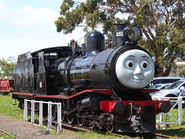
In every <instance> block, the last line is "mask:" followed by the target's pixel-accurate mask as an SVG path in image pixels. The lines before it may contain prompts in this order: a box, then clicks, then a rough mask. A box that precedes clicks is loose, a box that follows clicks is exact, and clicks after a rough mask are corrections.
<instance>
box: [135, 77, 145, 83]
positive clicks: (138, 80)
mask: <svg viewBox="0 0 185 139" xmlns="http://www.w3.org/2000/svg"><path fill="white" fill-rule="evenodd" d="M132 80H134V82H137V83H141V82H143V80H144V79H135V78H132Z"/></svg>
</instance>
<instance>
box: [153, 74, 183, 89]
mask: <svg viewBox="0 0 185 139" xmlns="http://www.w3.org/2000/svg"><path fill="white" fill-rule="evenodd" d="M182 79H184V78H182V77H170V76H168V77H156V78H154V79H153V81H152V82H151V84H150V86H151V87H152V86H154V85H156V84H169V83H174V82H175V81H178V80H182Z"/></svg>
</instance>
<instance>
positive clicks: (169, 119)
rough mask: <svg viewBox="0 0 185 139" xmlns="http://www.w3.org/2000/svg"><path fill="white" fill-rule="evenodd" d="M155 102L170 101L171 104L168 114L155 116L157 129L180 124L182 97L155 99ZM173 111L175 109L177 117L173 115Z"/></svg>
mask: <svg viewBox="0 0 185 139" xmlns="http://www.w3.org/2000/svg"><path fill="white" fill-rule="evenodd" d="M155 100H170V103H171V104H172V105H171V108H170V111H169V112H168V113H160V114H159V115H157V118H156V124H157V126H158V127H159V128H160V127H161V126H162V125H170V124H176V125H181V124H182V119H183V114H182V113H183V109H182V102H183V100H182V97H155ZM173 109H177V115H175V114H174V113H173Z"/></svg>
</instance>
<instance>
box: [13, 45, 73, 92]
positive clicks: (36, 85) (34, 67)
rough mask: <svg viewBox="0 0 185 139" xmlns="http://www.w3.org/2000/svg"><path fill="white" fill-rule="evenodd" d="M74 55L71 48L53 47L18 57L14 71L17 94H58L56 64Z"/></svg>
mask: <svg viewBox="0 0 185 139" xmlns="http://www.w3.org/2000/svg"><path fill="white" fill-rule="evenodd" d="M71 55H72V49H71V47H67V46H64V47H53V48H46V49H42V50H39V51H36V52H33V53H25V54H22V55H20V56H19V57H18V61H17V65H16V68H15V71H14V76H15V81H14V82H15V92H24V93H31V94H43V95H56V94H58V87H57V82H56V80H54V78H55V77H56V74H57V73H56V71H57V69H55V67H53V64H54V62H55V61H56V60H57V59H62V58H65V57H68V56H71Z"/></svg>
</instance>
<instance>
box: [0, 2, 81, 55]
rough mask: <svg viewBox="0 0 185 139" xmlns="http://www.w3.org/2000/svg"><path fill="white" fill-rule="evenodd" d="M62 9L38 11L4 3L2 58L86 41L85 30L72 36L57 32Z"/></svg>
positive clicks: (0, 37)
mask: <svg viewBox="0 0 185 139" xmlns="http://www.w3.org/2000/svg"><path fill="white" fill-rule="evenodd" d="M6 4H7V3H6ZM8 6H9V7H8ZM58 10H59V9H52V8H44V7H39V8H38V6H37V8H35V7H33V5H29V6H26V5H25V4H24V5H22V6H19V7H18V6H17V7H10V5H5V3H3V2H1V0H0V22H1V26H0V28H1V31H0V47H1V48H3V49H1V51H0V58H2V57H5V58H7V57H10V56H13V57H17V56H18V55H19V54H22V53H25V52H29V51H31V52H33V51H37V50H39V49H42V48H47V47H54V46H64V45H67V44H68V43H69V41H70V40H71V39H75V40H78V39H79V38H82V36H83V35H84V33H83V31H82V29H81V28H80V29H77V30H75V31H74V32H73V33H72V34H68V35H64V34H62V33H57V32H56V27H55V24H54V21H55V20H56V19H57V17H58V16H59V13H58ZM1 17H3V19H2V18H1ZM76 34H78V35H76ZM77 36H78V38H77ZM80 41H81V40H80Z"/></svg>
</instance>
